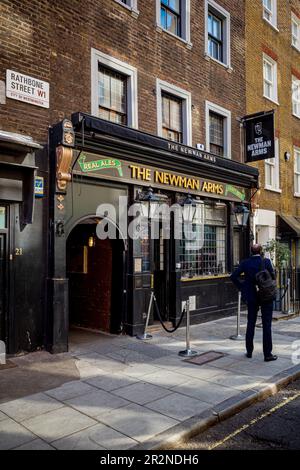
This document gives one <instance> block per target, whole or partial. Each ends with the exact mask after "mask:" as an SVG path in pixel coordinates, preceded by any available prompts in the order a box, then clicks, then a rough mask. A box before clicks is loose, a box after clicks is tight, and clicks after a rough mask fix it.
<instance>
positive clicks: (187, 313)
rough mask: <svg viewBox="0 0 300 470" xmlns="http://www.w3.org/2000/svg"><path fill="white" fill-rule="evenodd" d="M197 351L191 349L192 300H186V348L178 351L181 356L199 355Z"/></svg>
mask: <svg viewBox="0 0 300 470" xmlns="http://www.w3.org/2000/svg"><path fill="white" fill-rule="evenodd" d="M197 354H198V353H197V351H192V350H191V344H190V301H189V300H187V301H186V350H185V351H180V352H179V353H178V355H179V356H181V357H194V356H197Z"/></svg>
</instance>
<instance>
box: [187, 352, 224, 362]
mask: <svg viewBox="0 0 300 470" xmlns="http://www.w3.org/2000/svg"><path fill="white" fill-rule="evenodd" d="M225 356H226V354H225V353H221V352H217V351H208V352H206V353H203V354H199V355H198V356H195V357H191V358H190V359H185V362H191V363H192V364H196V365H197V366H202V364H207V363H208V362H212V361H216V360H217V359H221V357H225Z"/></svg>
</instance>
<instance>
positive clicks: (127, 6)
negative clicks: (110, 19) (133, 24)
mask: <svg viewBox="0 0 300 470" xmlns="http://www.w3.org/2000/svg"><path fill="white" fill-rule="evenodd" d="M115 2H116V3H118V4H119V5H121V6H122V7H124V8H126V10H128V11H129V12H130V13H131V15H132V16H133V17H134V18H138V16H139V14H140V12H139V10H137V9H136V8H134V7H131V6H129V5H126V3H123V2H121V0H115Z"/></svg>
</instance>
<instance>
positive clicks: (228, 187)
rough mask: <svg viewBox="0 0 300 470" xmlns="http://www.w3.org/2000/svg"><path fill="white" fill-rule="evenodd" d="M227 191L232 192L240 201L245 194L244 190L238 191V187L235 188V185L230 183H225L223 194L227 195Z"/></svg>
mask: <svg viewBox="0 0 300 470" xmlns="http://www.w3.org/2000/svg"><path fill="white" fill-rule="evenodd" d="M228 193H230V194H233V195H234V196H236V197H237V198H238V199H240V200H241V201H244V200H245V198H246V195H245V193H244V192H242V191H240V190H239V189H237V188H236V187H235V186H232V185H231V184H226V189H225V196H227V195H228Z"/></svg>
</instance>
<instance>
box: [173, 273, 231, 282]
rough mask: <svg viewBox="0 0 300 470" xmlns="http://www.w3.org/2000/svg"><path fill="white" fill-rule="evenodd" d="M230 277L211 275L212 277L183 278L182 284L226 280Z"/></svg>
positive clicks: (226, 275)
mask: <svg viewBox="0 0 300 470" xmlns="http://www.w3.org/2000/svg"><path fill="white" fill-rule="evenodd" d="M228 277H229V274H216V275H213V274H211V275H210V276H196V277H182V278H181V282H193V281H205V280H209V279H210V280H212V279H226V278H228Z"/></svg>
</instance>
